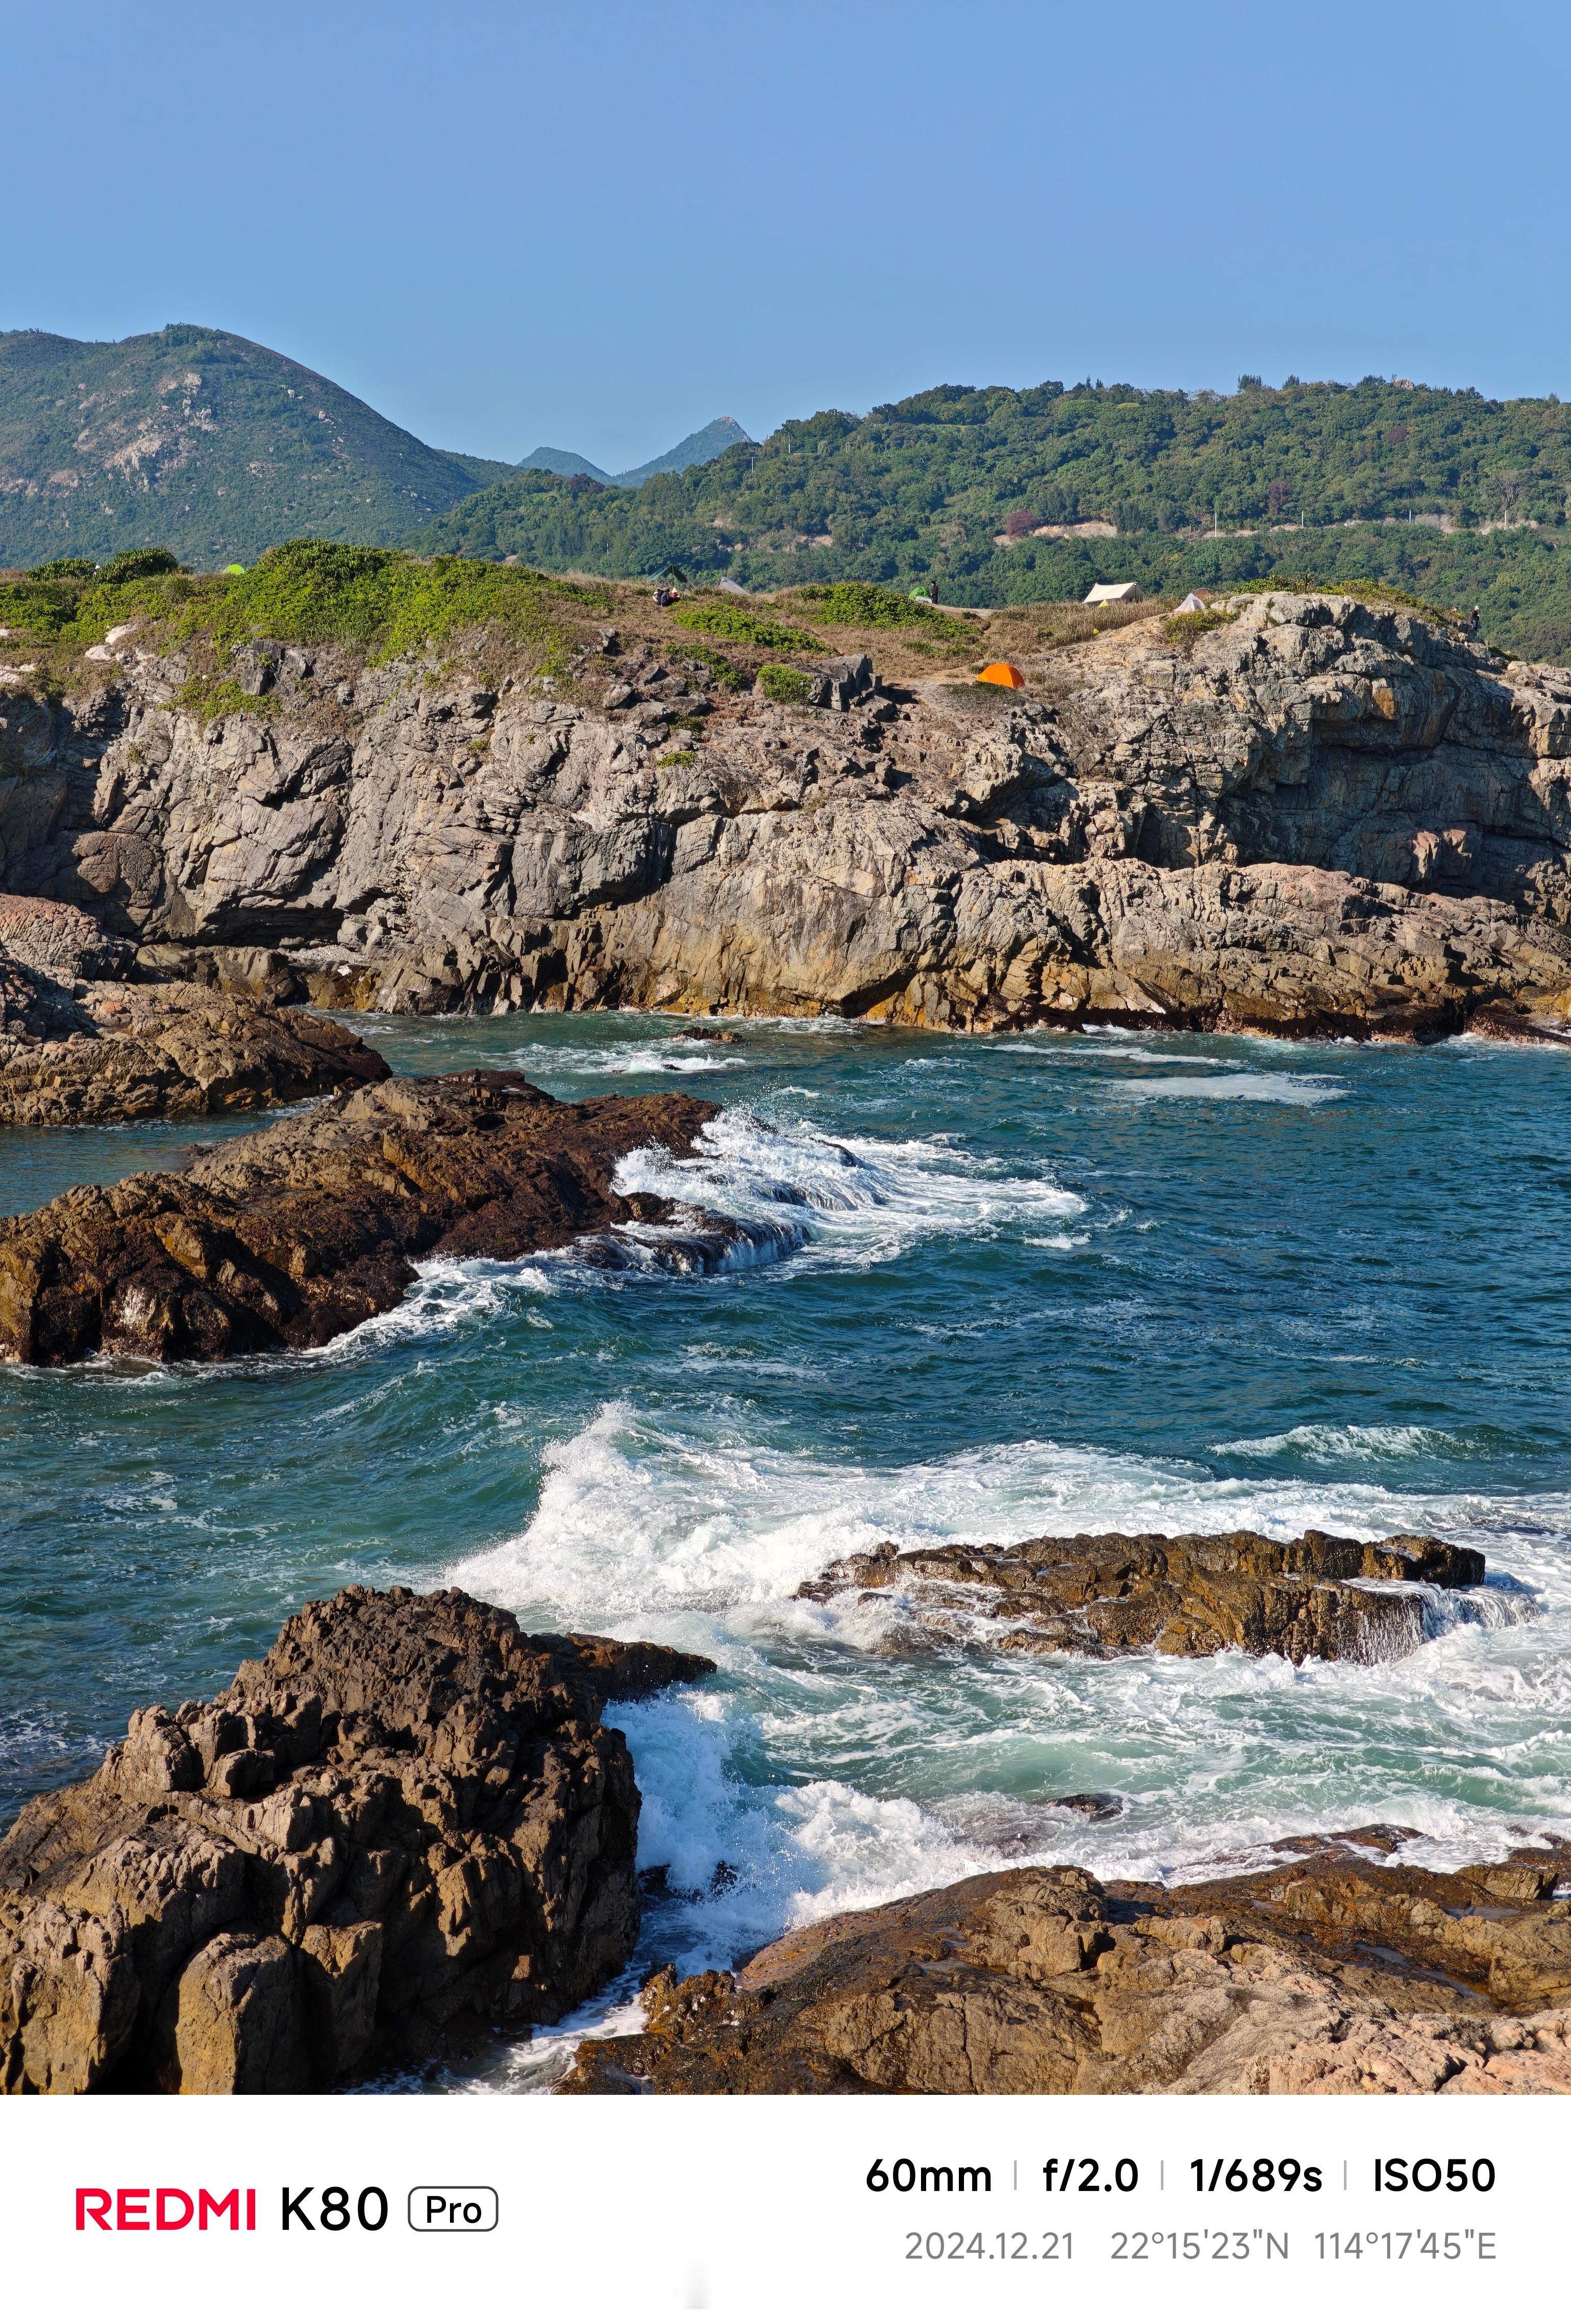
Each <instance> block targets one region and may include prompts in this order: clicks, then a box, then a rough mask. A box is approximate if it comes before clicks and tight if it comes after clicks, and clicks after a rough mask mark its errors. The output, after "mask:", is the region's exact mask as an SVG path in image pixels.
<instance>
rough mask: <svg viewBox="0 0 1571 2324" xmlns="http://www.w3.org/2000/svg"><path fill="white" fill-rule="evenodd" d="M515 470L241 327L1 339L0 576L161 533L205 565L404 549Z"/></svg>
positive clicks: (105, 553)
mask: <svg viewBox="0 0 1571 2324" xmlns="http://www.w3.org/2000/svg"><path fill="white" fill-rule="evenodd" d="M508 473H509V471H508V469H507V467H506V466H505V464H504V463H502V462H501V461H488V460H475V461H473V462H471V461H467V460H465V459H464V458H463V457H461V456H460V455H458V454H455V453H452V452H437V451H433V449H432V448H431V447H430V446H429V445H428V444H422V443H421V442H420V440H419V438H418V437H415V436H411V435H409V433H408V431H407V430H406V429H402V428H395V427H394V425H393V424H392V422H391V421H390V420H384V419H383V418H382V417H381V414H380V412H376V411H373V410H372V409H371V406H370V405H369V404H366V403H362V402H361V401H360V400H359V398H358V397H357V396H354V395H349V394H346V393H345V391H344V389H343V388H341V387H335V385H334V384H333V383H332V381H331V380H326V379H323V378H322V377H321V375H320V374H318V373H317V372H313V371H308V370H307V369H306V367H305V366H304V365H303V364H298V363H293V362H291V361H290V360H289V357H288V356H287V355H275V354H273V353H272V351H271V349H270V348H267V347H260V346H254V345H253V343H252V341H251V340H249V339H242V338H237V337H235V335H234V333H233V332H232V331H214V330H207V329H205V328H202V327H198V326H196V325H192V324H171V325H170V327H169V328H168V329H167V330H162V331H151V332H147V333H144V334H143V335H142V337H137V338H131V339H121V340H118V341H114V342H106V343H102V344H100V343H97V342H94V341H88V340H82V339H65V338H57V337H54V336H53V334H52V333H50V332H47V331H7V332H4V333H0V565H28V566H31V565H37V564H39V563H41V562H43V561H45V560H47V559H52V558H58V557H62V556H81V557H90V558H95V559H99V560H101V559H103V558H107V557H111V556H113V555H115V553H116V552H117V551H118V550H121V549H131V548H134V547H136V546H137V545H138V544H140V543H141V542H143V541H146V540H150V539H152V540H161V541H167V542H168V543H169V545H170V547H171V548H172V549H175V550H176V551H177V552H178V554H179V557H180V558H183V559H184V561H185V562H186V563H187V564H189V565H195V566H204V567H214V566H222V565H227V564H230V563H232V562H234V561H239V562H241V563H243V564H249V563H250V562H251V560H252V559H253V558H255V557H257V556H259V555H260V554H261V552H262V550H263V549H267V548H269V547H271V545H272V544H274V543H275V542H277V541H280V540H287V539H290V538H291V537H293V536H295V535H297V534H300V533H307V532H311V533H319V534H326V535H335V536H337V537H338V538H340V539H343V538H348V539H357V540H364V541H372V542H388V541H393V540H396V539H399V538H400V535H402V534H404V533H407V532H409V531H410V530H413V529H414V528H415V527H416V526H418V525H419V524H421V523H423V522H425V521H427V519H428V518H430V517H433V516H436V515H437V514H438V513H439V512H442V511H443V510H446V509H448V508H451V507H452V505H453V503H455V501H458V500H462V499H463V498H464V497H465V496H466V495H468V494H470V493H473V492H474V491H475V490H476V489H477V487H480V486H483V485H485V484H491V483H492V481H493V480H494V479H495V478H496V477H497V476H499V475H506V474H508Z"/></svg>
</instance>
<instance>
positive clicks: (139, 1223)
mask: <svg viewBox="0 0 1571 2324" xmlns="http://www.w3.org/2000/svg"><path fill="white" fill-rule="evenodd" d="M379 1062H380V1061H379ZM717 1111H718V1108H716V1107H714V1106H712V1105H708V1104H706V1103H704V1102H703V1101H701V1100H699V1099H696V1098H690V1097H685V1096H683V1095H680V1094H678V1093H675V1092H673V1093H663V1094H661V1095H659V1096H657V1097H638V1098H598V1099H593V1100H590V1101H588V1102H585V1103H583V1104H579V1105H565V1104H560V1103H558V1102H557V1101H556V1099H554V1098H551V1097H548V1096H547V1094H546V1093H545V1092H544V1091H543V1090H539V1089H537V1088H535V1086H534V1085H533V1084H532V1083H529V1082H527V1081H525V1080H524V1079H523V1077H522V1076H521V1075H520V1074H508V1073H468V1074H446V1075H438V1076H434V1077H432V1078H429V1079H427V1080H409V1081H393V1080H384V1081H381V1083H379V1084H370V1085H367V1086H363V1087H361V1088H359V1089H355V1090H353V1091H351V1092H349V1093H347V1094H344V1095H340V1096H337V1097H334V1098H329V1099H327V1100H326V1102H324V1103H322V1104H321V1105H319V1106H317V1107H316V1108H314V1109H313V1110H312V1111H310V1112H308V1113H307V1114H305V1115H302V1116H299V1117H294V1118H286V1119H285V1120H282V1121H278V1122H274V1123H272V1124H271V1126H270V1127H269V1128H267V1129H265V1130H254V1131H252V1132H251V1133H249V1134H248V1135H246V1136H244V1137H242V1138H236V1139H229V1140H227V1141H225V1143H224V1144H223V1145H221V1146H218V1147H216V1148H213V1149H212V1150H211V1151H210V1152H208V1153H207V1154H205V1155H203V1156H201V1157H198V1159H197V1160H196V1161H195V1162H194V1163H192V1164H191V1166H190V1167H188V1169H186V1170H183V1171H143V1172H141V1173H139V1174H137V1175H136V1176H132V1177H129V1178H125V1179H123V1180H122V1181H121V1182H120V1184H119V1185H115V1186H111V1187H99V1186H76V1187H73V1188H71V1189H70V1191H69V1193H67V1194H61V1195H60V1196H58V1197H57V1198H56V1200H55V1201H54V1202H52V1203H49V1204H47V1205H46V1206H45V1208H44V1209H42V1210H41V1211H36V1212H33V1213H30V1214H28V1215H25V1216H23V1217H20V1218H11V1219H0V1359H3V1360H7V1361H10V1362H13V1363H27V1364H67V1363H76V1362H78V1361H80V1360H82V1359H83V1358H84V1357H86V1356H88V1355H92V1354H96V1353H99V1352H102V1353H105V1354H109V1355H119V1356H132V1357H139V1358H144V1359H149V1360H155V1361H160V1362H170V1361H174V1360H186V1361H191V1360H199V1361H212V1360H217V1359H220V1358H225V1357H231V1356H238V1355H246V1354H253V1353H255V1352H257V1351H263V1350H268V1349H283V1348H313V1347H320V1346H322V1345H324V1344H325V1343H326V1342H327V1341H329V1340H331V1339H334V1338H335V1337H337V1336H338V1335H339V1334H340V1333H344V1332H347V1331H350V1330H352V1329H353V1328H354V1325H355V1324H357V1323H363V1322H365V1321H366V1320H367V1319H368V1318H369V1317H371V1316H372V1315H380V1314H385V1313H386V1312H387V1311H388V1309H390V1308H391V1307H394V1306H396V1305H398V1303H399V1301H400V1299H401V1298H402V1297H403V1296H404V1293H405V1292H406V1291H407V1289H408V1288H409V1285H410V1284H411V1283H412V1282H413V1281H414V1280H415V1265H416V1261H417V1260H418V1259H427V1258H434V1257H440V1258H449V1259H521V1258H525V1257H527V1256H528V1255H529V1254H531V1253H533V1252H537V1251H542V1250H557V1249H560V1248H561V1247H563V1246H564V1245H565V1244H568V1243H572V1242H574V1241H578V1240H581V1239H582V1238H585V1237H590V1236H593V1235H596V1234H598V1235H599V1236H600V1237H601V1240H600V1243H599V1245H598V1247H592V1248H591V1249H589V1250H586V1255H587V1256H598V1257H599V1258H600V1259H601V1260H602V1263H603V1264H606V1265H617V1264H626V1263H628V1262H629V1259H630V1258H631V1257H632V1256H633V1255H634V1252H633V1246H632V1245H631V1244H630V1243H629V1242H628V1241H626V1240H623V1241H622V1242H621V1243H620V1244H619V1243H618V1242H617V1240H615V1238H616V1236H617V1234H618V1232H619V1231H620V1233H621V1234H622V1235H623V1236H624V1238H625V1237H626V1235H627V1234H628V1233H629V1231H632V1232H635V1233H636V1232H638V1231H643V1232H644V1234H645V1236H646V1240H644V1241H643V1242H642V1243H641V1244H640V1245H639V1249H640V1250H642V1251H644V1252H645V1253H646V1254H649V1255H652V1256H654V1257H655V1258H656V1259H659V1260H661V1261H662V1262H663V1263H664V1264H666V1265H667V1266H670V1267H673V1268H684V1269H686V1270H688V1271H692V1270H694V1269H698V1270H702V1269H703V1268H706V1267H709V1266H712V1265H714V1264H717V1263H720V1262H721V1261H722V1260H723V1259H724V1257H725V1255H726V1252H727V1251H728V1250H729V1249H730V1245H731V1241H732V1240H733V1239H734V1235H735V1233H736V1232H737V1230H734V1229H733V1228H732V1227H731V1225H730V1222H729V1221H725V1220H721V1219H716V1218H713V1217H710V1216H707V1215H705V1214H703V1213H679V1212H678V1211H677V1210H676V1207H675V1205H674V1204H673V1203H669V1202H667V1201H666V1200H664V1199H662V1198H660V1197H657V1196H654V1195H645V1194H629V1195H621V1194H617V1193H616V1192H615V1191H614V1188H613V1185H612V1180H613V1178H614V1176H615V1173H616V1168H617V1166H618V1164H619V1163H620V1161H622V1160H623V1159H625V1157H627V1156H628V1155H629V1154H631V1153H634V1152H636V1151H637V1150H638V1149H639V1148H643V1147H647V1146H659V1147H663V1148H666V1149H667V1150H668V1151H670V1152H673V1153H679V1154H681V1153H686V1152H688V1151H689V1150H690V1148H691V1147H692V1143H693V1140H694V1138H695V1137H696V1135H697V1134H698V1132H699V1130H702V1128H703V1125H704V1124H705V1123H706V1122H707V1121H709V1120H712V1118H713V1116H714V1114H715V1113H716V1112H717Z"/></svg>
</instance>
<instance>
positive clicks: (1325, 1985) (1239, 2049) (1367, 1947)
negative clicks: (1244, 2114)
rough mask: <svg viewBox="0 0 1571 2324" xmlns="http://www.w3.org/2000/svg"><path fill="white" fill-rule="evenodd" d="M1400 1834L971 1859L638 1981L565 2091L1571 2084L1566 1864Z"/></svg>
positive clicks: (1556, 1855)
mask: <svg viewBox="0 0 1571 2324" xmlns="http://www.w3.org/2000/svg"><path fill="white" fill-rule="evenodd" d="M1416 1837H1417V1835H1416V1834H1413V1833H1398V1832H1393V1831H1389V1830H1388V1831H1379V1830H1375V1831H1364V1832H1354V1833H1349V1834H1347V1835H1346V1836H1345V1837H1344V1838H1343V1839H1342V1840H1330V1841H1328V1840H1306V1841H1301V1842H1297V1843H1294V1842H1291V1841H1287V1842H1283V1843H1281V1844H1280V1845H1279V1848H1278V1849H1277V1850H1276V1851H1274V1853H1275V1855H1276V1857H1277V1859H1278V1860H1277V1861H1276V1862H1274V1863H1273V1864H1272V1867H1270V1868H1269V1869H1267V1870H1264V1871H1261V1872H1254V1873H1249V1874H1246V1875H1245V1876H1243V1877H1239V1878H1236V1879H1230V1880H1229V1879H1218V1880H1209V1881H1206V1882H1203V1883H1200V1884H1198V1885H1196V1886H1184V1887H1176V1888H1158V1887H1154V1886H1145V1885H1143V1884H1141V1883H1138V1882H1133V1881H1108V1882H1106V1883H1103V1882H1101V1881H1098V1880H1096V1879H1094V1878H1093V1877H1092V1876H1091V1875H1090V1874H1089V1872H1085V1871H1082V1870H1080V1869H1079V1867H1076V1866H1072V1865H1059V1866H1055V1867H1052V1868H1051V1869H1048V1870H1044V1871H1025V1870H1020V1871H1011V1872H999V1873H988V1874H984V1875H982V1876H980V1877H978V1878H975V1879H971V1880H962V1881H960V1883H959V1884H958V1885H957V1886H954V1887H952V1888H939V1889H933V1890H931V1891H929V1892H928V1894H926V1895H921V1896H909V1897H905V1898H903V1899H902V1900H901V1901H900V1902H899V1903H897V1904H885V1905H882V1906H880V1907H878V1908H877V1910H875V1911H872V1912H865V1913H846V1914H841V1915H840V1916H838V1917H837V1918H836V1919H833V1920H829V1921H820V1922H818V1923H814V1924H813V1925H812V1926H810V1927H807V1928H804V1929H799V1930H796V1931H795V1932H793V1933H792V1934H790V1935H788V1936H785V1937H782V1938H780V1939H779V1940H778V1941H777V1942H776V1943H775V1944H772V1945H768V1946H767V1947H766V1948H765V1950H763V1951H762V1952H760V1953H758V1954H756V1955H755V1956H754V1957H753V1959H752V1960H750V1961H749V1963H748V1964H747V1966H746V1968H745V1969H742V1970H740V1972H739V1973H738V1974H736V1975H734V1976H733V1975H731V1974H730V1973H728V1972H725V1971H720V1970H712V1971H710V1972H708V1973H706V1974H705V1975H703V1976H702V1977H694V1978H685V1979H683V1980H681V1981H678V1979H677V1978H675V1976H674V1975H673V1974H672V1973H671V1972H670V1971H669V1970H666V1971H664V1972H662V1973H661V1974H660V1975H659V1976H657V1978H654V1980H653V1981H652V1982H651V1983H650V1984H649V1985H648V1987H646V1988H645V1991H644V1997H643V1998H644V2005H645V2008H646V2010H647V2012H648V2024H647V2025H646V2027H645V2030H644V2031H643V2032H642V2033H635V2034H631V2035H629V2036H626V2037H624V2038H620V2039H615V2040H607V2041H594V2042H587V2043H584V2044H583V2046H582V2048H581V2049H580V2051H579V2052H578V2056H577V2060H576V2061H575V2064H574V2069H573V2071H572V2073H571V2074H570V2076H569V2078H568V2080H567V2082H566V2084H565V2088H566V2089H568V2090H570V2091H579V2092H582V2091H590V2092H607V2091H657V2092H663V2093H703V2092H718V2091H753V2092H766V2091H768V2092H780V2093H790V2092H820V2093H825V2094H837V2093H838V2094H845V2095H850V2094H853V2093H859V2092H862V2093H865V2092H869V2091H887V2092H897V2093H942V2094H945V2095H967V2094H977V2093H988V2092H991V2093H997V2092H1007V2093H1022V2092H1030V2093H1064V2092H1082V2093H1087V2092H1089V2093H1098V2094H1107V2093H1116V2092H1129V2091H1184V2092H1205V2093H1224V2092H1227V2093H1238V2094H1260V2095H1263V2094H1266V2093H1272V2094H1282V2093H1289V2094H1294V2095H1300V2094H1304V2093H1309V2094H1322V2093H1324V2094H1346V2093H1366V2094H1370V2095H1376V2094H1401V2095H1409V2096H1410V2095H1415V2094H1418V2093H1424V2092H1430V2091H1439V2092H1440V2093H1441V2094H1442V2095H1448V2096H1465V2097H1472V2096H1478V2095H1487V2094H1489V2093H1492V2092H1505V2091H1512V2092H1520V2093H1526V2094H1534V2093H1548V2092H1558V2093H1561V2094H1566V2093H1571V1902H1566V1901H1561V1900H1559V1899H1557V1897H1556V1895H1555V1891H1556V1889H1557V1886H1559V1885H1560V1883H1561V1882H1563V1881H1564V1880H1565V1879H1566V1877H1567V1875H1568V1874H1571V1857H1568V1856H1567V1855H1566V1852H1565V1851H1564V1849H1560V1850H1558V1851H1557V1850H1556V1849H1549V1848H1543V1849H1519V1850H1518V1851H1517V1853H1516V1854H1515V1855H1514V1856H1512V1857H1511V1858H1508V1859H1507V1860H1506V1861H1505V1862H1504V1863H1502V1864H1493V1865H1472V1866H1468V1867H1465V1868H1464V1869H1463V1870H1461V1871H1459V1872H1456V1873H1437V1872H1426V1871H1422V1870H1420V1869H1419V1868H1418V1867H1414V1866H1411V1865H1408V1864H1404V1863H1398V1862H1392V1861H1390V1860H1389V1859H1390V1858H1391V1855H1392V1850H1393V1849H1394V1848H1395V1846H1396V1845H1397V1843H1398V1842H1399V1841H1401V1840H1410V1839H1414V1838H1416Z"/></svg>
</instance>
